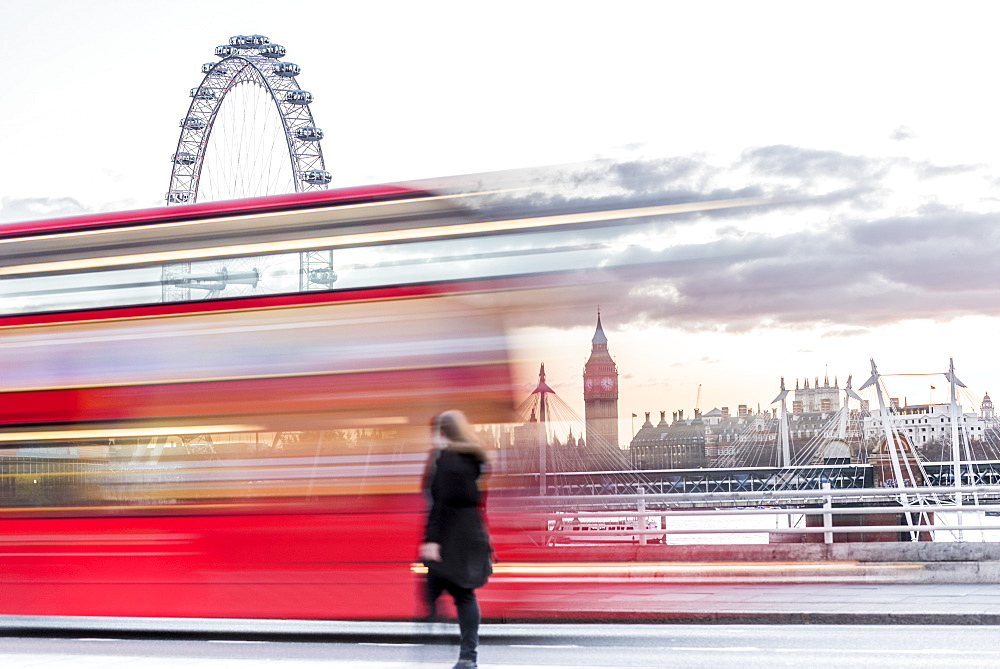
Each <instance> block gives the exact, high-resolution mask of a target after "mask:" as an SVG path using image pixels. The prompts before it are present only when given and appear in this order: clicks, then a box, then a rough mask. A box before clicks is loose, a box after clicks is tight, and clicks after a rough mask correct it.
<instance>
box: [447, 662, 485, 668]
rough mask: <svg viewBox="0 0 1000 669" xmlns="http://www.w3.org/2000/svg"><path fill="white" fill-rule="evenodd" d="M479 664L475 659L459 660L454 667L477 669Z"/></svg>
mask: <svg viewBox="0 0 1000 669" xmlns="http://www.w3.org/2000/svg"><path fill="white" fill-rule="evenodd" d="M478 666H479V665H477V664H476V661H475V660H459V661H458V662H456V663H455V666H454V667H452V669H476V667H478Z"/></svg>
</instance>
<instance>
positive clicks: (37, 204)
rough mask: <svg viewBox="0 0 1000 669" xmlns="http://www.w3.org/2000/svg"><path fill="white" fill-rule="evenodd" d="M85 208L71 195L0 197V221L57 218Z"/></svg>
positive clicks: (81, 212)
mask: <svg viewBox="0 0 1000 669" xmlns="http://www.w3.org/2000/svg"><path fill="white" fill-rule="evenodd" d="M87 211H88V210H87V208H86V207H84V206H83V205H82V204H80V202H78V201H77V200H75V199H74V198H71V197H55V198H48V197H26V198H15V197H5V198H2V199H0V223H7V222H12V221H30V220H35V219H40V218H58V217H61V216H73V215H75V214H84V213H87Z"/></svg>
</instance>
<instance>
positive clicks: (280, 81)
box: [165, 35, 332, 206]
mask: <svg viewBox="0 0 1000 669" xmlns="http://www.w3.org/2000/svg"><path fill="white" fill-rule="evenodd" d="M265 54H267V55H265ZM284 55H285V50H284V47H281V46H280V45H276V44H272V43H271V42H270V40H269V39H268V38H266V37H263V36H261V35H249V36H247V35H237V36H234V37H232V38H230V45H229V46H225V45H223V46H220V47H217V48H216V56H217V57H220V58H221V60H219V61H218V62H216V63H206V64H205V65H203V66H202V71H203V72H204V74H205V76H204V77H203V78H202V81H201V83H200V84H199V85H198V86H197V87H196V88H192V89H191V93H190V94H191V103H190V105H189V106H188V110H187V113H186V115H185V116H184V118H182V119H181V122H180V124H179V125H180V128H181V131H180V136H179V137H178V140H177V146H176V149H175V151H174V154H173V155H172V156H171V163H172V168H171V173H170V185H169V187H168V189H167V194H166V196H165V199H166V204H167V205H168V206H170V205H176V204H191V203H195V202H197V201H198V195H199V188H200V184H201V173H202V168H203V166H204V161H205V156H206V151H207V149H208V145H209V138H210V137H211V134H212V131H213V129H214V127H215V122H216V117H217V116H218V113H219V109H220V108H221V106H222V103H223V101H224V100H225V99H226V96H227V95H228V94H229V93H230V92H231V91H232V90H233V89H235V88H236V87H238V86H241V85H246V84H256V85H258V86H260V87H261V88H262V89H263V90H264V91H266V93H267V95H268V96H269V97H270V99H271V102H272V103H273V104H274V106H275V108H276V110H277V113H278V116H279V117H280V119H281V127H282V131H283V133H284V138H285V145H286V148H287V151H288V158H289V162H290V165H291V169H292V181H293V184H294V187H295V191H294V192H296V193H301V192H308V191H314V190H325V189H326V188H327V186H328V185H329V183H330V181H331V180H332V176H331V175H330V173H329V172H327V171H326V166H325V161H324V158H323V151H322V147H321V145H320V140H321V139H322V137H323V131H322V130H321V129H320V128H318V127H316V124H315V121H314V120H313V115H312V110H311V109H310V107H309V103H310V102H312V94H311V93H309V92H308V91H305V90H303V89H302V88H301V87H300V86H299V84H298V81H297V79H296V77H297V75H298V74H299V72H300V68H299V67H298V66H297V65H295V64H294V63H288V62H284V61H281V60H279V58H281V57H283V56H284ZM230 68H235V70H231V69H230Z"/></svg>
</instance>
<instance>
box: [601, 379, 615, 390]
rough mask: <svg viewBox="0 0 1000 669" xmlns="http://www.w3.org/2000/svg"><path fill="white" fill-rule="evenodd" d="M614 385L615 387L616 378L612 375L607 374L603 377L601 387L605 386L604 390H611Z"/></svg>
mask: <svg viewBox="0 0 1000 669" xmlns="http://www.w3.org/2000/svg"><path fill="white" fill-rule="evenodd" d="M614 387H615V380H614V379H612V378H611V377H610V376H605V377H604V378H603V379H601V388H603V389H604V390H611V389H612V388H614Z"/></svg>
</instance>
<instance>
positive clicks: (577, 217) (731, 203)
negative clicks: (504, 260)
mask: <svg viewBox="0 0 1000 669" xmlns="http://www.w3.org/2000/svg"><path fill="white" fill-rule="evenodd" d="M763 202H764V201H763V200H759V199H747V198H738V199H732V200H717V201H710V202H691V203H684V204H666V205H660V206H655V207H635V208H628V209H617V210H604V211H599V212H585V213H579V214H559V215H555V216H538V217H534V218H523V219H512V220H498V221H487V222H483V223H465V224H456V225H446V226H433V227H428V228H420V229H417V230H393V231H386V232H371V233H356V234H343V235H336V236H327V237H314V238H308V239H296V240H293V241H287V242H267V243H255V244H232V245H227V246H217V247H213V248H205V249H198V250H184V251H173V252H161V253H133V254H127V255H121V256H102V257H100V258H87V259H82V260H72V261H61V262H47V263H33V264H27V265H15V266H11V267H0V276H14V275H18V274H35V273H48V272H68V271H78V270H86V269H97V268H102V267H113V266H116V265H139V264H149V263H167V262H178V261H183V260H197V259H201V258H211V257H217V256H238V255H257V254H261V253H279V252H287V251H300V250H305V249H315V248H323V247H332V248H340V247H345V246H359V245H368V244H388V243H393V242H403V241H414V240H421V239H431V238H436V237H445V236H448V237H455V236H465V235H483V234H489V233H497V232H509V231H516V230H530V229H533V228H543V227H555V226H564V225H579V224H584V223H593V222H596V221H616V220H621V219H625V218H641V217H649V216H662V215H668V214H680V213H692V212H697V211H709V210H713V209H730V208H735V207H748V206H754V205H759V204H762V203H763Z"/></svg>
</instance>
